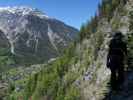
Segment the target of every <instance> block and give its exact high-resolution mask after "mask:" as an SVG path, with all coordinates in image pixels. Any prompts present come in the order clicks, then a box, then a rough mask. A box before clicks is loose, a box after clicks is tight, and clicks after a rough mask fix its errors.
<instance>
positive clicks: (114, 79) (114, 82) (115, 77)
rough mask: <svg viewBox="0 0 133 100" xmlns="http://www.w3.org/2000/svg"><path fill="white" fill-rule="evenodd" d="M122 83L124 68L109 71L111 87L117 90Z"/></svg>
mask: <svg viewBox="0 0 133 100" xmlns="http://www.w3.org/2000/svg"><path fill="white" fill-rule="evenodd" d="M123 82H124V67H123V66H117V69H111V87H112V89H117V88H119V86H120V85H121V84H123Z"/></svg>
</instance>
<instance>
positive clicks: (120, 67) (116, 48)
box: [107, 32, 127, 89]
mask: <svg viewBox="0 0 133 100" xmlns="http://www.w3.org/2000/svg"><path fill="white" fill-rule="evenodd" d="M123 37H124V36H123V35H122V33H121V32H116V33H115V34H114V36H113V38H112V40H111V41H110V44H109V52H108V55H107V67H108V68H110V70H111V88H112V89H118V88H119V87H120V86H121V85H122V84H123V82H124V60H125V57H126V56H127V46H126V43H125V42H124V41H123Z"/></svg>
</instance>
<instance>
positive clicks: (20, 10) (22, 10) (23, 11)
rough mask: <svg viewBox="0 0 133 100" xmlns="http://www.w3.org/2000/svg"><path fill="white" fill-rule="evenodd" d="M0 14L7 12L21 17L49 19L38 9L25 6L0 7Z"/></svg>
mask: <svg viewBox="0 0 133 100" xmlns="http://www.w3.org/2000/svg"><path fill="white" fill-rule="evenodd" d="M0 12H9V13H12V14H20V15H23V16H24V15H28V14H33V15H37V16H39V17H40V18H49V17H48V16H47V15H46V14H45V13H43V12H41V11H39V10H38V9H36V8H31V7H27V6H19V7H18V6H14V7H10V6H8V7H0Z"/></svg>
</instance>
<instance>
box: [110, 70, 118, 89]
mask: <svg viewBox="0 0 133 100" xmlns="http://www.w3.org/2000/svg"><path fill="white" fill-rule="evenodd" d="M110 82H111V88H112V89H116V88H117V80H116V70H114V69H111V80H110Z"/></svg>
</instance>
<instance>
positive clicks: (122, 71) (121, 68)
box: [118, 65, 124, 85]
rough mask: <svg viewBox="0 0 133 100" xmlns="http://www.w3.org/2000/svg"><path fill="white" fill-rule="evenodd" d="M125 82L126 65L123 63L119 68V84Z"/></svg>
mask: <svg viewBox="0 0 133 100" xmlns="http://www.w3.org/2000/svg"><path fill="white" fill-rule="evenodd" d="M123 82H124V67H123V66H122V65H121V66H119V69H118V84H119V85H121V84H123Z"/></svg>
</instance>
